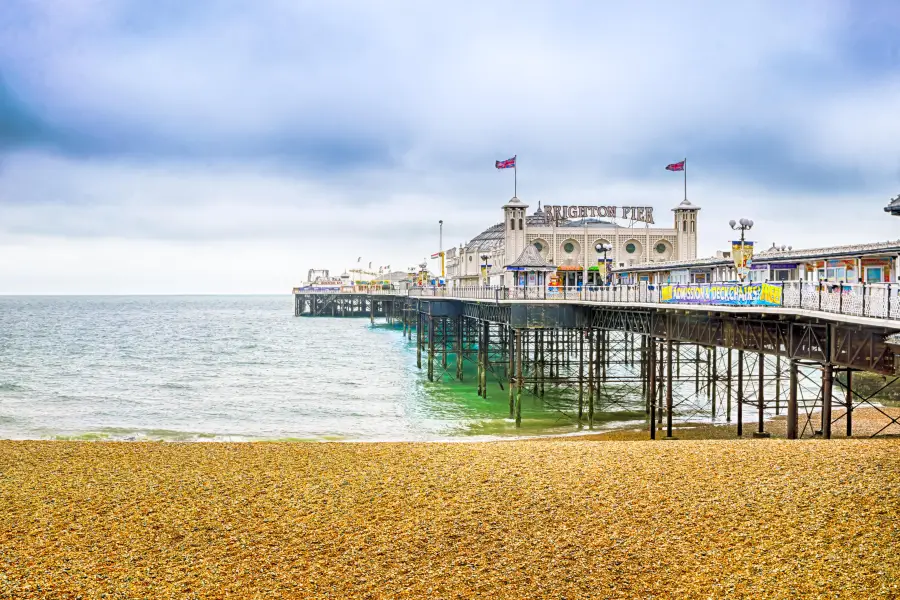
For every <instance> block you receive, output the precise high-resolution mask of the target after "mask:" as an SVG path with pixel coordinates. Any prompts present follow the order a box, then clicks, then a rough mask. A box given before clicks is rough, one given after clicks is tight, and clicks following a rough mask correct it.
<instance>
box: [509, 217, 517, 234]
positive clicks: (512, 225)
mask: <svg viewBox="0 0 900 600" xmlns="http://www.w3.org/2000/svg"><path fill="white" fill-rule="evenodd" d="M509 228H510V229H511V230H512V231H515V230H516V220H515V219H510V220H509Z"/></svg>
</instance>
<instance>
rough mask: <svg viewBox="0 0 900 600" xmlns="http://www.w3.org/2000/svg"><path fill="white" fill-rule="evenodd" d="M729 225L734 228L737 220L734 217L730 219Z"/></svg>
mask: <svg viewBox="0 0 900 600" xmlns="http://www.w3.org/2000/svg"><path fill="white" fill-rule="evenodd" d="M728 225H729V226H730V227H731V228H732V229H734V226H735V225H737V221H735V220H734V219H732V220H730V221H728Z"/></svg>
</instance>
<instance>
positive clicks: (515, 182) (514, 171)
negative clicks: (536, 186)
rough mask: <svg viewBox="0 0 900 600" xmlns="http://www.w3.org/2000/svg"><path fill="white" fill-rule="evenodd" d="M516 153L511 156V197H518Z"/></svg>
mask: <svg viewBox="0 0 900 600" xmlns="http://www.w3.org/2000/svg"><path fill="white" fill-rule="evenodd" d="M517 157H518V154H517V155H516V156H513V197H514V198H515V197H518V194H519V166H518V163H519V161H518V160H517Z"/></svg>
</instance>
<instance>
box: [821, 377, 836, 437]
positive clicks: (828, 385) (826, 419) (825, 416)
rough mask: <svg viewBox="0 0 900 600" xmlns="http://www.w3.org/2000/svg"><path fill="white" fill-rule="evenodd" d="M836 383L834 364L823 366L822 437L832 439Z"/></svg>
mask: <svg viewBox="0 0 900 600" xmlns="http://www.w3.org/2000/svg"><path fill="white" fill-rule="evenodd" d="M833 385H834V365H832V364H831V363H827V364H825V365H823V366H822V437H823V438H825V439H826V440H830V439H831V404H832V397H831V396H832V387H833Z"/></svg>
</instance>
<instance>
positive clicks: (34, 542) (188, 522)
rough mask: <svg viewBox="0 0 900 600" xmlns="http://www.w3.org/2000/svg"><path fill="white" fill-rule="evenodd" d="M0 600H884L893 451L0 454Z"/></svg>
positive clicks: (495, 445) (9, 447) (46, 446)
mask: <svg viewBox="0 0 900 600" xmlns="http://www.w3.org/2000/svg"><path fill="white" fill-rule="evenodd" d="M0 505H2V507H3V510H2V511H0V597H2V598H78V597H80V598H101V597H107V598H222V597H233V598H278V597H285V598H303V597H309V598H318V597H321V598H328V597H330V598H346V597H360V598H382V597H400V598H403V597H406V598H474V597H486V598H487V597H489V598H525V597H528V598H648V597H655V598H692V597H697V598H739V597H746V598H763V597H765V598H797V597H812V598H878V597H883V598H897V597H900V554H898V552H897V548H898V547H900V440H898V439H878V440H853V439H849V440H830V441H800V442H789V441H785V440H776V439H770V440H727V441H726V440H706V441H702V440H696V441H695V440H679V441H658V442H648V441H615V440H611V441H605V440H600V441H584V440H579V441H568V442H566V443H561V442H559V441H555V440H546V441H544V440H541V441H520V442H492V443H468V444H461V443H447V444H444V443H397V444H393V443H364V444H346V443H317V444H313V443H245V444H232V443H190V444H184V443H159V442H158V443H108V442H41V441H21V442H19V441H0Z"/></svg>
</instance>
